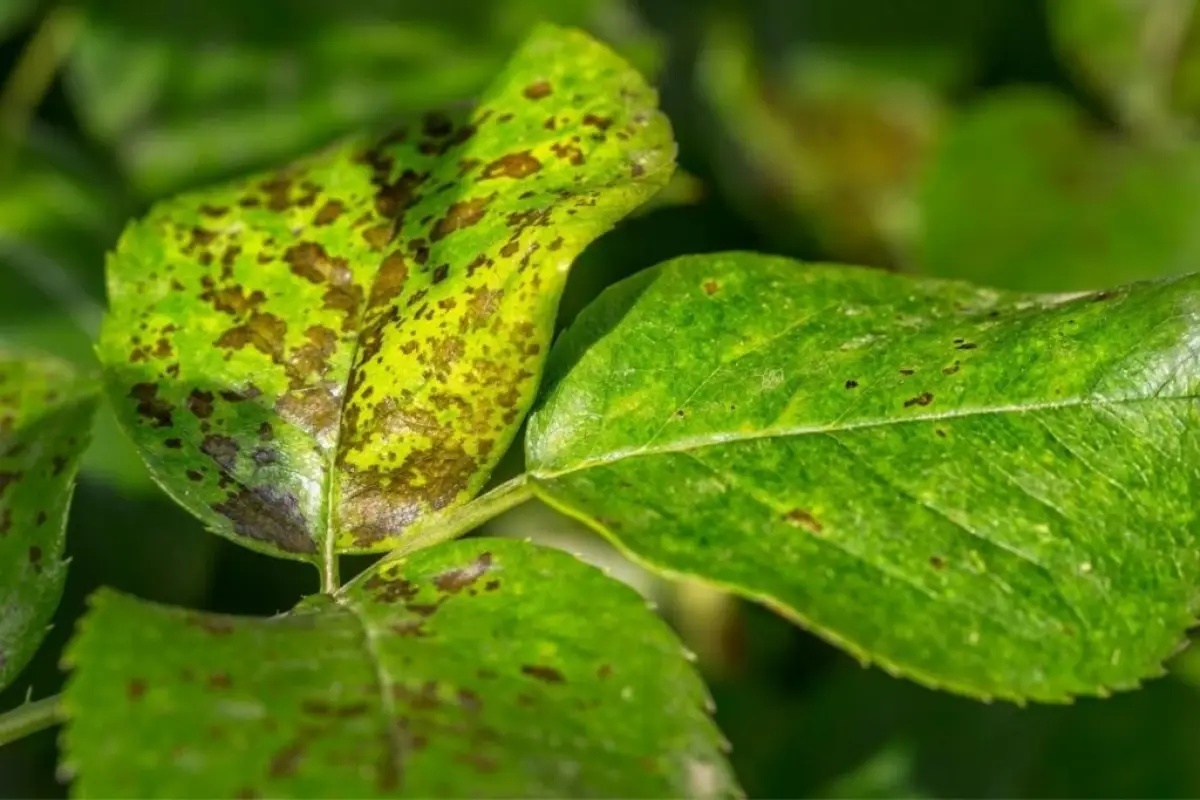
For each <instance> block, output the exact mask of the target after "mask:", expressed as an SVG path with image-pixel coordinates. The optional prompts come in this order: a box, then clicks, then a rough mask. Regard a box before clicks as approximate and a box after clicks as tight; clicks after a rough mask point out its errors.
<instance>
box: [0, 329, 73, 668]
mask: <svg viewBox="0 0 1200 800" xmlns="http://www.w3.org/2000/svg"><path fill="white" fill-rule="evenodd" d="M95 407H96V389H95V386H94V384H92V383H91V382H90V381H85V380H82V379H80V378H79V377H78V376H76V375H75V373H74V372H73V371H72V370H71V368H70V367H68V366H67V365H66V364H63V363H61V362H59V361H56V360H53V359H48V358H46V357H43V356H36V357H35V356H32V355H29V354H19V353H17V352H15V351H11V350H6V349H4V348H3V347H0V688H3V687H5V686H8V685H9V684H10V683H11V682H12V681H13V679H14V678H15V677H16V676H17V673H19V672H20V671H21V669H22V668H23V667H24V666H25V665H26V664H27V663H28V662H29V659H30V658H32V657H33V654H34V651H36V650H37V648H38V645H39V644H40V643H41V641H42V636H43V635H44V634H45V632H46V627H47V626H48V625H49V623H50V618H51V616H53V614H54V609H55V608H57V607H58V601H59V598H61V597H62V590H63V583H64V581H65V580H66V577H67V565H66V562H64V561H63V558H62V554H63V541H64V534H65V530H66V522H67V507H68V505H69V504H70V500H71V489H72V488H73V486H74V482H75V471H76V469H77V467H78V462H79V455H80V453H81V452H83V449H84V446H85V445H86V444H87V438H88V431H89V429H90V427H91V421H92V414H93V412H94V411H95Z"/></svg>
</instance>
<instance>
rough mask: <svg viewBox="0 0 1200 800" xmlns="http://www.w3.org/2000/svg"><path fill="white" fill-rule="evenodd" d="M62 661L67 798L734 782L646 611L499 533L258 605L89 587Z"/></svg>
mask: <svg viewBox="0 0 1200 800" xmlns="http://www.w3.org/2000/svg"><path fill="white" fill-rule="evenodd" d="M151 650H152V651H153V652H154V653H155V657H154V658H146V657H145V654H146V653H147V652H150V651H151ZM68 661H69V662H70V664H71V665H73V666H74V667H75V672H74V674H73V677H72V678H71V681H70V683H69V685H68V689H67V693H66V696H65V701H64V702H65V707H66V710H67V713H68V715H69V719H70V722H69V724H68V728H67V732H66V739H65V744H66V764H67V767H68V768H69V769H70V770H71V771H73V772H75V773H76V774H77V780H76V783H75V786H74V790H75V794H77V795H78V796H81V797H112V796H145V797H150V796H152V797H178V796H184V795H187V796H201V795H203V796H213V797H235V796H240V797H259V796H262V797H301V796H303V797H368V796H405V797H451V796H470V797H484V796H487V797H582V796H599V797H702V796H715V795H728V794H731V793H733V792H734V791H736V786H735V784H734V783H733V778H732V776H731V774H730V772H729V770H728V767H727V765H726V764H725V761H724V758H723V756H722V754H721V752H720V748H721V737H720V734H719V732H718V731H717V729H716V727H715V726H714V725H713V723H712V721H711V719H710V718H709V714H708V710H707V709H708V703H709V701H708V697H707V693H706V690H705V688H704V686H703V684H702V683H701V681H700V679H699V678H698V676H697V675H696V673H695V672H694V670H693V669H692V667H691V666H690V665H689V664H688V663H687V661H686V660H685V658H684V655H683V651H682V648H681V646H680V644H679V642H678V640H676V639H675V637H674V635H673V634H672V633H671V631H670V629H669V628H668V627H667V626H666V624H665V623H663V622H662V621H661V620H660V619H658V618H657V617H655V616H654V615H653V614H651V613H650V612H649V611H648V610H647V608H646V606H645V603H644V602H643V601H642V600H641V598H639V597H638V595H637V594H636V593H635V592H634V591H633V590H631V589H629V588H628V587H625V586H623V585H621V584H619V583H617V582H616V581H614V580H612V579H610V578H607V577H605V576H604V575H603V574H602V573H601V572H600V571H599V570H596V569H595V568H593V567H590V566H587V565H585V564H583V563H581V562H580V561H578V560H576V559H574V558H572V557H571V556H569V555H567V554H564V553H562V552H560V551H556V550H550V549H543V548H539V547H534V546H532V545H527V544H523V543H520V542H514V541H510V540H501V539H471V540H463V541H457V542H450V543H446V544H442V545H439V546H437V547H434V548H429V549H426V550H422V551H420V552H418V553H415V554H413V555H411V556H409V557H407V558H405V559H402V560H392V561H389V562H385V563H384V564H383V565H382V566H381V567H378V568H376V569H374V570H373V571H372V572H370V573H368V574H367V575H364V576H363V577H362V578H360V579H358V580H356V581H355V582H354V583H353V584H351V585H349V586H347V587H346V588H345V589H344V590H343V591H342V592H341V593H340V595H339V596H338V597H337V599H336V600H331V599H329V598H328V597H327V596H321V597H317V598H313V599H311V600H310V601H307V602H306V603H304V604H302V605H301V607H300V608H299V609H297V610H296V611H295V612H293V613H291V614H288V615H285V616H282V617H276V618H274V619H250V618H244V617H227V616H218V615H211V614H202V613H198V612H192V611H186V610H183V609H175V608H168V607H164V606H157V605H151V604H148V603H145V602H142V601H139V600H135V599H133V598H130V597H126V596H123V595H118V594H115V593H112V592H107V591H105V592H102V593H100V594H99V595H97V596H96V597H95V598H94V600H93V610H92V611H91V613H90V615H89V616H88V617H87V618H86V620H85V621H84V623H83V625H82V630H81V633H80V634H79V635H78V637H77V638H76V640H75V641H74V643H73V644H72V646H71V649H70V652H69V656H68ZM114 730H120V731H122V732H123V734H122V735H121V736H119V737H115V736H112V731H114Z"/></svg>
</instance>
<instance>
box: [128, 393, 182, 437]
mask: <svg viewBox="0 0 1200 800" xmlns="http://www.w3.org/2000/svg"><path fill="white" fill-rule="evenodd" d="M129 396H130V397H131V398H133V399H134V400H137V401H138V404H137V413H138V415H139V416H141V417H143V418H145V419H148V420H150V421H151V422H153V423H154V427H156V428H169V427H171V422H172V420H171V412H172V411H174V410H175V406H173V405H172V404H171V403H169V402H167V401H166V400H162V399H160V398H159V397H158V384H157V383H136V384H134V386H133V388H132V389H130V390H129Z"/></svg>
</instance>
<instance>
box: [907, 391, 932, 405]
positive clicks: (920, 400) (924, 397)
mask: <svg viewBox="0 0 1200 800" xmlns="http://www.w3.org/2000/svg"><path fill="white" fill-rule="evenodd" d="M932 402H933V395H932V394H931V393H929V392H921V393H920V394H919V395H917V396H916V397H911V398H909V399H908V400H905V401H904V407H905V408H910V407H911V406H927V405H929V404H930V403H932Z"/></svg>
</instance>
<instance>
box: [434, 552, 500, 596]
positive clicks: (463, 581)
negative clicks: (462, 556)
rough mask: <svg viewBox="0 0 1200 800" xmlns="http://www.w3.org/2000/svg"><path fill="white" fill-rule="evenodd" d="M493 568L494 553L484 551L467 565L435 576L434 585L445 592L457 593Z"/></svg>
mask: <svg viewBox="0 0 1200 800" xmlns="http://www.w3.org/2000/svg"><path fill="white" fill-rule="evenodd" d="M491 568H492V554H491V553H483V554H481V555H480V556H479V558H477V559H475V560H474V561H472V562H471V563H470V564H468V565H467V566H465V567H462V568H459V569H452V570H449V571H447V572H443V573H442V574H441V575H438V576H437V577H436V578H434V581H433V582H434V585H435V586H437V588H438V589H440V590H442V591H443V592H449V593H450V594H457V593H458V592H461V591H462V590H463V589H465V588H467V587H468V586H470V585H471V584H473V583H475V582H476V581H477V580H479V579H480V578H481V577H483V575H484V574H486V573H487V571H488V570H490V569H491Z"/></svg>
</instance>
